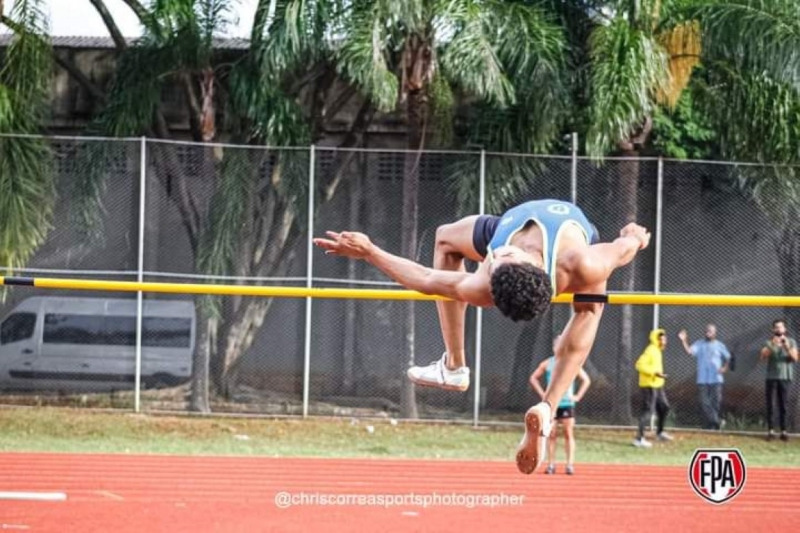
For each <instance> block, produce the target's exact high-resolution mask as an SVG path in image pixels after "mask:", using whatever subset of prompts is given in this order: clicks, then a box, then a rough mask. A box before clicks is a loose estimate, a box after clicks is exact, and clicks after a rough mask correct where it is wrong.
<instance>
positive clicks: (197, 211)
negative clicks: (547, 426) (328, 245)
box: [0, 138, 800, 431]
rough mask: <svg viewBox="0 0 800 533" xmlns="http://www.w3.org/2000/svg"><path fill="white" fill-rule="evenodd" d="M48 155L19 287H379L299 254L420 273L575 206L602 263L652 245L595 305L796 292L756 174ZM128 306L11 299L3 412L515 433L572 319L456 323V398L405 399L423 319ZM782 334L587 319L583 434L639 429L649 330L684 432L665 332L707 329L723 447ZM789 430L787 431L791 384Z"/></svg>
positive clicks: (690, 396)
mask: <svg viewBox="0 0 800 533" xmlns="http://www.w3.org/2000/svg"><path fill="white" fill-rule="evenodd" d="M47 142H48V144H49V147H50V150H49V154H50V157H51V158H52V160H53V165H52V168H53V169H54V170H53V171H54V172H55V179H56V185H57V198H56V203H55V210H54V213H53V217H52V221H51V228H50V230H49V233H48V237H47V240H46V241H45V242H44V244H42V245H41V246H40V247H39V249H38V251H37V252H36V254H35V255H34V257H33V258H32V259H31V260H30V262H29V264H28V266H27V268H26V269H23V270H19V271H16V272H14V274H16V275H26V276H32V277H70V278H89V279H110V280H125V281H135V280H142V281H155V282H178V283H225V284H240V285H269V286H276V285H282V286H313V287H337V288H341V287H347V288H375V287H378V288H398V286H397V284H395V283H394V282H392V281H391V280H390V279H388V278H386V277H385V276H384V275H383V274H382V273H381V272H380V271H378V270H377V269H375V268H373V267H371V266H369V265H367V264H365V263H363V262H360V261H351V260H347V259H342V258H334V257H329V256H324V255H323V254H321V253H318V252H317V251H316V250H312V254H311V255H310V256H309V253H308V252H309V250H310V247H309V236H310V233H309V231H311V232H312V233H313V235H315V236H319V235H323V234H324V231H326V230H336V231H338V230H344V229H348V230H354V231H363V232H364V233H367V234H368V235H370V237H371V238H372V239H373V240H374V241H375V242H376V243H377V244H378V245H380V246H381V247H383V248H385V249H387V250H389V251H391V252H395V253H398V254H401V255H407V256H412V255H413V259H414V260H416V261H418V262H419V263H422V264H425V265H433V251H434V245H435V239H436V229H437V228H438V227H439V226H440V225H442V224H446V223H448V222H452V221H454V220H457V219H458V218H459V217H461V216H465V215H468V214H476V213H490V214H500V213H502V212H503V211H504V210H505V209H507V208H508V207H510V206H513V205H515V204H516V203H519V202H522V201H526V200H530V199H536V198H545V197H546V198H558V199H563V200H574V201H577V203H578V205H579V206H580V207H581V208H582V209H583V210H584V211H585V213H586V214H587V216H588V217H589V219H590V220H592V221H593V222H594V223H595V224H596V226H597V228H598V230H599V233H600V235H601V238H602V239H603V240H611V239H613V237H614V236H615V235H617V234H618V233H619V230H620V228H621V227H622V226H624V225H625V224H626V223H627V222H630V221H637V222H639V223H640V224H642V225H644V226H646V227H648V228H650V229H651V230H652V231H653V233H654V236H653V241H652V245H651V246H650V247H649V248H648V249H647V250H646V251H645V252H643V253H642V254H640V255H639V256H638V257H637V259H636V261H635V262H634V263H633V264H631V265H629V266H627V267H625V268H622V269H620V270H619V271H617V272H615V274H614V275H613V277H612V279H611V280H610V281H609V286H608V290H609V291H625V292H630V291H639V292H654V291H655V292H658V291H660V292H664V293H675V292H689V293H712V294H784V293H786V294H792V293H793V291H794V292H796V287H794V286H793V285H792V284H791V283H792V280H791V276H789V274H790V273H791V272H793V271H794V270H792V269H797V268H798V265H797V264H794V263H792V261H791V257H792V256H791V253H792V250H787V240H786V236H787V235H791V231H792V229H793V228H792V227H791V225H789V224H787V223H786V222H785V221H783V222H782V221H781V220H780V219H779V218H778V217H776V213H777V212H778V211H779V210H778V209H777V208H776V207H775V206H774V205H773V204H770V203H769V200H770V198H771V197H770V196H768V195H763V194H762V195H761V196H760V202H756V201H753V200H752V199H751V196H750V195H748V194H746V193H745V192H743V188H742V187H741V185H742V183H743V182H744V181H745V180H748V179H749V180H751V181H752V180H753V179H754V178H753V177H754V176H756V178H757V177H759V176H766V177H767V178H768V180H769V179H772V180H773V181H774V178H775V175H776V173H777V172H778V171H776V169H775V167H757V166H742V165H734V164H722V163H707V162H681V161H665V160H659V159H655V158H630V159H617V158H609V159H607V160H605V161H603V162H602V163H599V162H597V161H593V160H589V159H585V158H580V157H577V156H574V155H573V156H530V155H514V154H494V153H481V152H460V153H453V152H449V153H448V152H435V151H430V152H423V153H421V154H419V153H414V152H406V151H398V150H384V149H380V150H378V149H371V150H368V149H364V150H343V149H335V148H327V147H315V148H312V149H309V148H281V149H274V148H271V149H270V148H263V147H249V146H226V145H202V144H192V143H179V142H173V141H157V140H143V139H127V140H102V139H63V138H51V139H47ZM786 172H787V173H790V172H794V169H786ZM409 175H413V176H414V177H416V178H417V180H418V188H417V192H416V195H417V199H418V201H417V204H416V205H417V216H416V229H414V227H413V225H412V226H409V225H408V224H409V221H413V220H414V217H413V216H410V214H409V211H408V210H407V209H405V208H404V206H408V205H410V204H408V203H405V204H404V194H407V193H404V180H405V178H406V177H407V176H409ZM768 180H767V182H768V183H771V182H770V181H768ZM310 185H311V187H310ZM309 190H313V191H314V196H313V200H314V203H313V218H311V220H309V214H310V212H311V211H310V209H309V207H310V206H309V201H310V199H311V198H310V197H309ZM774 196H775V195H773V197H774ZM765 198H766V200H765ZM411 215H413V213H411ZM309 222H311V224H310V223H309ZM404 228H405V233H406V235H405V236H404ZM409 228H410V229H409ZM409 236H413V237H414V238H413V239H412V240H411V241H409V239H408V237H409ZM798 241H799V242H800V239H799V240H798ZM404 248H405V249H413V252H412V253H407V254H403V251H404ZM466 267H467V269H468V270H474V269H475V268H476V267H477V265H476V264H473V263H471V262H469V261H467V265H466ZM11 273H12V272H11V271H10V270H9V269H8V268H3V274H4V275H10V274H11ZM137 296H138V295H137V294H136V293H104V292H94V291H93V292H73V291H70V292H65V291H52V290H50V291H48V290H42V289H34V288H15V289H13V290H7V291H6V293H5V299H4V301H3V303H2V309H1V311H2V338H1V339H0V352H1V353H2V357H0V395H1V396H0V402H2V403H6V404H12V403H14V404H19V403H23V404H35V405H41V404H59V405H64V404H66V405H86V406H95V407H98V406H99V407H118V408H124V409H144V410H168V411H186V410H210V411H211V412H215V413H253V414H256V413H257V414H268V415H296V416H305V415H336V416H351V417H373V416H380V417H392V418H394V417H409V418H419V419H446V420H460V421H464V422H468V421H471V422H476V423H491V422H503V421H512V422H519V420H520V417H521V413H522V412H523V411H524V410H525V409H526V408H527V407H528V406H530V405H532V404H533V403H535V402H536V401H538V398H537V397H536V395H535V393H534V392H533V389H532V388H531V386H530V384H529V376H530V374H531V372H532V371H533V370H534V368H536V366H537V365H538V364H539V363H540V362H541V361H543V360H544V359H546V358H547V357H549V356H551V355H552V341H553V338H554V336H555V335H557V334H558V333H559V332H560V331H561V330H562V329H563V327H564V326H565V325H566V323H567V321H568V320H569V318H570V314H571V313H570V309H569V308H568V306H563V305H556V306H553V307H552V308H551V310H550V311H548V313H547V314H546V315H545V316H543V317H542V318H541V319H539V320H536V321H533V322H530V323H525V324H516V323H513V322H510V321H508V320H507V319H504V318H503V317H502V316H501V315H500V314H499V313H498V312H497V311H496V310H493V309H489V310H476V309H473V308H470V309H468V311H467V319H466V328H465V329H466V331H465V347H466V353H467V364H468V365H469V366H470V368H471V369H472V372H473V374H472V383H471V386H470V389H469V390H468V391H467V392H465V393H455V392H445V391H439V390H435V389H428V388H421V387H413V386H411V384H410V383H409V382H408V380H407V379H406V377H405V370H406V369H407V367H408V365H409V364H410V363H411V362H412V361H413V362H415V363H417V364H427V363H429V362H431V361H433V360H436V359H438V358H439V357H440V356H441V354H442V352H443V350H444V343H443V340H442V336H441V333H440V330H439V322H438V315H437V310H436V305H435V304H434V303H432V302H415V303H410V302H399V301H381V300H356V299H350V300H346V299H342V300H331V299H319V300H313V301H312V300H309V299H301V298H275V299H268V298H255V297H244V296H219V297H213V298H212V297H206V296H193V295H189V294H169V295H168V294H148V293H143V294H142V295H141V302H140V301H139V300H138V298H137ZM784 313H786V316H787V317H788V318H789V319H790V320H789V322H790V333H792V334H794V332H796V331H797V327H798V326H800V322H798V317H797V316H796V315H795V314H794V313H795V312H794V310H785V311H784V310H779V309H766V308H756V307H751V308H726V307H679V306H662V307H659V306H606V309H605V311H604V316H603V319H602V323H601V328H600V332H599V334H598V338H597V341H596V343H595V346H594V349H593V350H592V353H591V354H590V356H589V358H588V360H587V363H586V365H585V369H586V370H587V372H588V374H589V375H590V377H591V379H592V385H591V387H590V389H589V391H588V393H587V395H586V396H585V398H584V399H583V400H582V401H581V402H580V405H579V406H578V410H577V416H578V420H579V422H580V423H586V424H615V425H630V424H632V423H634V422H635V421H636V419H637V417H638V416H639V412H638V411H639V401H638V394H639V392H638V377H637V374H636V371H635V369H634V364H635V361H636V359H637V357H638V356H639V354H640V353H641V352H642V351H643V350H644V348H645V347H646V346H647V344H648V337H649V333H650V331H651V330H652V329H654V328H656V327H662V328H664V329H666V331H667V337H668V344H667V347H666V349H665V352H664V365H665V372H666V373H667V374H668V375H669V378H668V379H667V382H666V392H667V396H668V397H669V399H670V402H671V404H672V411H671V413H670V418H671V420H670V423H671V424H672V425H677V426H681V427H702V426H703V425H704V422H705V421H704V418H703V416H702V412H701V408H700V400H699V396H698V387H697V383H696V378H697V370H696V363H695V360H694V358H693V357H692V356H691V355H689V354H687V353H686V352H685V351H684V349H683V347H682V344H681V342H680V341H679V339H678V337H677V333H678V332H679V331H680V330H682V329H686V330H687V331H688V334H689V337H690V339H691V340H692V341H694V340H697V339H699V338H701V337H702V336H703V334H704V331H705V326H706V324H709V323H713V324H716V326H717V328H718V338H719V340H720V341H722V342H723V343H725V345H726V346H727V347H728V349H729V350H730V352H731V353H732V354H733V356H734V364H732V365H731V368H730V370H729V371H728V373H727V374H725V376H724V385H723V405H722V410H723V417H724V418H725V420H726V422H727V424H728V426H727V427H728V428H731V429H755V428H760V427H763V424H764V420H763V417H764V412H765V409H764V377H765V368H764V363H762V362H759V359H758V351H759V349H760V347H761V346H762V345H763V343H764V342H765V341H766V340H767V339H768V337H769V332H770V330H769V329H768V328H770V325H771V322H772V320H773V319H774V318H778V317H780V316H782V315H783V314H784ZM308 317H310V321H308V320H307V319H308ZM479 325H480V328H478V326H479ZM479 330H480V331H479ZM137 372H138V373H139V376H140V377H139V379H138V380H137V379H136V376H137ZM138 389H140V390H138ZM790 425H791V427H792V428H793V429H794V430H795V431H796V430H797V428H800V406H798V391H797V385H795V386H794V388H793V390H792V394H791V398H790Z"/></svg>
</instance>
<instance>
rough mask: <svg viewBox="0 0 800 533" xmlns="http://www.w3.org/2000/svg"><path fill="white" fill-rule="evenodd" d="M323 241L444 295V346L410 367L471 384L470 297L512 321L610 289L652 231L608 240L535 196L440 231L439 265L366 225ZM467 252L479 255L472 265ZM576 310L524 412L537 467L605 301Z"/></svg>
mask: <svg viewBox="0 0 800 533" xmlns="http://www.w3.org/2000/svg"><path fill="white" fill-rule="evenodd" d="M326 234H327V238H317V239H314V243H315V244H316V245H317V246H320V247H321V248H323V249H325V250H326V253H332V254H336V255H340V256H344V257H349V258H353V259H363V260H365V261H367V262H368V263H370V264H372V265H374V266H375V267H377V268H378V269H380V270H381V271H383V272H384V273H385V274H386V275H387V276H389V277H390V278H392V279H394V280H395V281H397V282H398V283H400V284H401V285H403V286H405V287H406V288H408V289H411V290H415V291H419V292H422V293H425V294H436V295H440V296H444V297H446V298H449V299H450V300H448V301H437V303H436V306H437V310H438V312H439V321H440V324H441V329H442V336H443V338H444V345H445V350H446V351H445V353H444V354H443V355H442V357H441V359H439V360H438V361H436V362H434V363H431V364H430V365H428V366H421V367H411V368H409V369H408V376H409V378H410V379H411V380H412V381H413V382H414V383H417V384H419V385H426V386H432V387H439V388H443V389H450V390H459V391H464V390H467V388H468V387H469V368H467V367H466V363H465V352H464V322H465V314H466V308H467V305H468V304H471V305H475V306H480V307H491V306H496V307H497V308H498V309H499V310H500V312H501V313H503V314H504V315H506V316H507V317H509V318H511V319H512V320H514V321H518V320H531V319H533V318H536V317H537V316H539V315H540V314H541V313H542V312H543V311H545V310H546V309H547V307H548V306H549V305H550V303H551V298H552V297H553V295H554V294H561V293H571V294H577V293H580V294H605V291H606V282H607V281H608V278H609V277H610V276H611V274H612V273H613V272H614V270H616V269H617V268H619V267H622V266H624V265H627V264H628V263H630V262H631V261H632V260H633V258H634V257H635V256H636V253H637V252H638V251H639V250H642V249H644V248H646V247H647V245H648V244H649V242H650V233H649V232H648V231H647V230H646V229H645V228H643V227H642V226H639V225H638V224H635V223H630V224H628V225H626V226H625V227H624V228H622V230H621V231H620V234H619V237H617V238H616V239H615V240H614V241H613V242H607V243H600V242H598V241H599V236H598V233H597V230H596V228H595V227H594V225H593V224H592V223H591V222H589V220H588V219H587V218H586V216H585V215H584V214H583V212H582V211H581V210H580V209H579V208H578V207H577V206H576V205H574V204H571V203H569V202H562V201H559V200H535V201H530V202H525V203H523V204H520V205H517V206H516V207H513V208H511V209H509V210H508V211H506V212H505V213H504V214H503V215H502V216H493V215H472V216H468V217H465V218H462V219H461V220H458V221H456V222H453V223H451V224H446V225H443V226H440V227H439V228H438V229H437V231H436V245H435V249H434V256H433V268H429V267H426V266H423V265H420V264H418V263H415V262H414V261H411V260H408V259H404V258H402V257H399V256H396V255H393V254H390V253H389V252H387V251H385V250H382V249H381V248H379V247H378V246H376V245H375V244H374V243H372V242H371V241H370V239H369V237H367V236H366V235H364V234H363V233H358V232H341V233H338V232H333V231H329V232H327V233H326ZM464 259H470V260H473V261H478V262H480V265H479V266H478V268H477V270H476V271H475V272H467V271H466V268H465V266H464ZM573 309H574V313H573V315H572V317H571V318H570V320H569V322H568V323H567V325H566V327H565V328H564V331H563V333H562V335H561V340H560V342H559V343H558V344H557V346H556V350H555V352H556V353H555V355H556V363H555V366H554V368H553V371H552V376H551V380H550V383H549V385H548V387H547V390H546V392H545V396H544V399H543V400H542V402H540V403H538V404H537V405H534V406H533V407H531V408H530V409H528V411H527V413H526V414H525V434H524V436H523V437H522V441H521V442H520V444H519V447H518V448H517V467H518V468H519V470H520V471H521V472H523V473H525V474H530V473H532V472H534V471H535V470H536V467H537V466H538V465H539V463H540V462H541V461H542V458H543V455H544V450H545V441H546V438H547V436H548V435H549V434H550V428H551V425H552V417H553V414H554V413H555V412H556V406H557V405H558V402H559V401H560V400H561V398H562V397H563V396H564V393H565V392H566V391H567V389H568V388H569V386H570V384H571V383H572V382H573V380H574V379H575V378H576V376H577V375H578V372H579V371H580V369H581V367H582V366H583V363H584V361H585V360H586V357H587V356H588V355H589V351H590V350H591V348H592V345H593V343H594V340H595V337H596V335H597V328H598V325H599V323H600V316H601V315H602V311H603V304H602V303H593V302H589V303H584V302H574V303H573Z"/></svg>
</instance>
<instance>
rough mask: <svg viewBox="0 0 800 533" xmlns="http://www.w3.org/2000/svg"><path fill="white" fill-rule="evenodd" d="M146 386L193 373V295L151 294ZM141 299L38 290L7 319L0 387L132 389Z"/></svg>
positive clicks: (145, 333)
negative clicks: (180, 298)
mask: <svg viewBox="0 0 800 533" xmlns="http://www.w3.org/2000/svg"><path fill="white" fill-rule="evenodd" d="M143 311H144V312H143V314H142V381H141V382H142V385H143V386H145V387H147V386H157V385H175V384H178V383H181V382H184V381H186V380H187V379H189V377H190V376H191V371H192V354H193V353H194V347H195V332H196V318H195V307H194V303H193V302H191V301H174V300H145V301H144V302H143ZM135 346H136V300H133V299H130V300H123V299H109V298H71V297H51V296H37V297H32V298H28V299H26V300H23V301H22V302H20V304H19V305H17V306H16V307H15V308H14V309H13V310H12V311H11V312H10V313H8V314H7V315H6V316H5V317H4V319H3V321H2V323H0V388H2V389H6V390H11V389H13V390H47V391H60V392H73V391H103V390H121V389H130V388H133V385H134V379H135V378H134V373H135V370H136V349H135Z"/></svg>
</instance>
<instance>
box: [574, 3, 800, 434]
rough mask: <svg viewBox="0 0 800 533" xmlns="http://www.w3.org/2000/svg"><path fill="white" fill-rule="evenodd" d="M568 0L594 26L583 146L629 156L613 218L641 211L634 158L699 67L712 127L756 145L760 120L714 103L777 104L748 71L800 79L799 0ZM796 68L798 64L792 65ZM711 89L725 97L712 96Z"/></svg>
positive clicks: (627, 273) (626, 361)
mask: <svg viewBox="0 0 800 533" xmlns="http://www.w3.org/2000/svg"><path fill="white" fill-rule="evenodd" d="M571 3H572V4H574V5H576V6H577V8H579V9H584V10H585V11H586V12H587V13H589V16H588V17H587V19H588V20H590V21H592V22H590V24H592V25H593V29H592V30H591V32H590V35H589V40H588V43H577V44H576V46H582V47H583V46H585V47H586V49H587V50H588V55H587V64H585V65H584V66H581V67H579V68H585V69H587V70H588V71H589V73H590V74H589V80H588V91H587V93H588V112H587V116H588V121H587V122H588V128H587V131H586V139H587V142H586V149H587V152H588V153H589V154H590V155H592V156H594V157H597V158H600V157H602V156H604V155H607V154H609V153H613V154H616V155H622V156H626V157H628V158H630V159H627V160H626V161H623V162H619V163H618V164H617V165H616V168H617V172H616V180H617V183H616V184H615V185H614V186H613V187H611V188H609V194H611V195H612V196H610V197H609V198H611V199H613V210H612V211H611V213H609V214H610V215H613V214H614V213H617V214H618V216H617V217H616V220H615V222H616V223H617V225H622V224H624V223H626V222H629V221H634V220H636V218H637V190H638V176H639V164H638V162H637V160H636V159H634V158H635V157H636V156H638V155H639V153H640V150H641V148H642V147H643V146H645V145H646V144H647V142H648V141H649V138H650V133H651V129H652V117H653V114H654V112H655V110H656V109H657V108H659V107H671V106H674V105H675V103H676V102H677V101H678V98H679V97H680V95H681V93H682V92H683V91H684V90H685V89H686V87H687V85H688V83H689V81H690V79H691V77H692V73H693V71H694V69H695V67H697V66H698V65H699V64H701V63H702V66H703V70H704V72H705V73H706V74H705V79H707V80H709V83H706V84H705V87H706V89H707V90H706V98H704V99H701V100H702V102H703V103H704V104H705V105H701V107H702V108H703V109H704V110H705V111H706V112H708V113H709V115H710V116H711V117H714V116H716V117H717V120H715V121H714V122H713V125H714V126H715V129H716V131H718V132H721V134H722V135H723V138H727V139H737V140H741V139H745V138H746V139H748V140H749V141H750V142H751V143H753V144H752V145H756V144H757V143H759V142H761V143H763V139H764V137H763V136H761V132H760V131H759V130H758V128H757V127H754V124H753V122H752V120H751V119H752V115H751V114H744V113H743V110H742V109H741V108H739V109H736V108H735V107H725V106H719V105H718V102H720V101H724V102H731V101H732V100H730V99H729V97H731V98H732V97H733V96H734V95H738V96H739V97H740V98H741V100H740V101H741V102H743V103H744V102H751V103H754V104H755V103H756V102H758V103H759V104H761V105H763V106H764V107H765V108H771V107H774V106H775V105H779V104H781V103H782V102H784V100H782V99H781V98H780V97H777V94H775V93H770V92H769V91H768V90H766V87H765V86H761V87H757V86H756V84H754V83H752V82H746V80H748V79H749V80H750V81H752V78H748V76H752V75H753V74H754V73H756V72H761V76H764V77H766V78H768V79H769V80H770V81H775V80H776V79H778V80H783V82H784V83H788V82H789V80H794V81H796V80H797V77H796V76H797V72H798V71H797V70H796V66H797V57H798V55H797V50H798V48H797V44H798V41H797V36H798V32H797V29H798V24H797V20H798V19H797V15H798V11H797V10H798V5H797V3H796V2H792V1H791V0H775V1H766V0H617V1H607V2H599V1H598V2H582V1H580V0H575V1H574V2H571ZM792 67H793V68H795V70H794V71H793V72H789V71H790V70H791V68H792ZM759 69H760V70H759ZM746 71H747V72H750V73H751V74H746V73H745V72H746ZM774 76H777V77H778V78H774ZM791 76H795V77H794V78H792V77H791ZM795 87H796V85H795ZM708 96H715V97H717V98H720V99H718V100H715V101H714V103H713V104H712V103H711V102H712V100H711V99H710V98H708ZM790 109H791V107H790V108H787V109H785V111H786V113H787V114H786V115H785V116H783V117H781V118H782V120H781V121H779V122H776V123H774V124H775V125H776V126H777V127H776V130H777V129H780V128H783V131H787V128H788V129H789V130H791V129H792V128H791V127H790V126H789V125H790V124H791V121H790V117H791V111H790ZM751 111H752V110H751ZM720 114H724V115H725V117H722V116H720ZM734 116H735V120H733V118H734ZM745 117H747V118H745ZM776 140H778V139H776ZM781 140H783V141H786V140H787V139H781ZM724 144H725V145H726V146H727V150H726V155H728V156H730V157H734V158H750V156H751V155H752V152H750V153H748V152H747V151H746V150H743V147H744V146H743V145H742V144H741V143H736V142H734V143H731V142H727V143H724ZM790 144H791V143H790ZM796 146H797V145H796V144H795V145H794V147H795V150H796ZM761 160H763V159H761ZM612 219H613V216H612ZM620 274H621V275H618V278H617V279H618V280H619V283H620V287H618V288H619V289H621V290H626V291H630V290H634V289H635V286H636V283H635V270H634V269H633V268H632V267H628V268H627V269H625V270H623V271H622V272H621V273H620ZM632 323H633V314H632V309H631V307H630V306H625V307H624V308H623V318H622V328H621V332H620V342H619V348H618V354H619V356H618V357H619V359H618V365H617V366H618V368H617V379H618V381H617V385H616V387H615V389H616V390H617V391H618V393H619V398H620V401H617V402H615V404H616V405H617V406H618V409H619V412H617V413H616V416H617V418H618V419H619V420H620V421H622V422H628V421H629V420H630V415H631V414H630V402H629V401H628V398H629V396H630V379H629V373H630V368H631V364H630V363H631V350H632V333H633V331H632Z"/></svg>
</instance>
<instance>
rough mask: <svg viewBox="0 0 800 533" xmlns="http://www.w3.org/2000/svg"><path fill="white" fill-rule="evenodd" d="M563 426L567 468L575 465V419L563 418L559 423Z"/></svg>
mask: <svg viewBox="0 0 800 533" xmlns="http://www.w3.org/2000/svg"><path fill="white" fill-rule="evenodd" d="M561 423H562V424H563V425H564V440H566V443H565V444H566V449H567V466H571V465H573V464H575V419H574V418H565V419H564V420H562V421H561Z"/></svg>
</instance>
